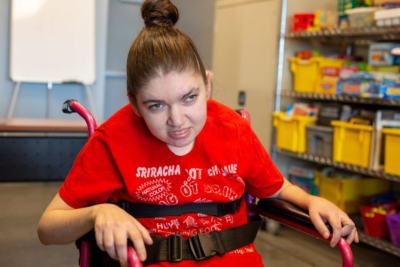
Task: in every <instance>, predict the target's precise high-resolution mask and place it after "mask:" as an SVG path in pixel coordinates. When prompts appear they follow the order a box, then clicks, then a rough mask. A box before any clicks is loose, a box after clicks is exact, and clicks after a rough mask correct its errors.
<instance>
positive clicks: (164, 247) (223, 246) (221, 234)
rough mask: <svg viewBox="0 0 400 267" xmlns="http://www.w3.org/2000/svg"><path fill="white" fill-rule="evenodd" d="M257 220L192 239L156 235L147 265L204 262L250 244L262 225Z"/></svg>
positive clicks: (258, 218)
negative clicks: (190, 261) (162, 262)
mask: <svg viewBox="0 0 400 267" xmlns="http://www.w3.org/2000/svg"><path fill="white" fill-rule="evenodd" d="M255 217H257V218H256V220H255V221H252V222H250V223H247V224H244V225H241V226H238V227H233V228H228V229H225V230H222V231H213V232H211V234H196V235H192V236H190V237H189V238H188V239H182V236H181V235H170V236H168V237H155V236H152V239H153V245H151V246H149V245H146V251H147V259H146V261H145V262H143V265H144V266H147V265H150V264H154V263H157V262H160V261H168V262H179V261H182V260H204V259H208V258H210V257H212V256H215V255H219V256H221V255H223V254H224V253H226V252H229V251H233V250H236V249H239V248H241V247H244V246H247V245H250V244H252V243H253V242H254V239H255V238H256V236H257V232H258V230H259V228H260V226H261V218H260V217H259V216H255Z"/></svg>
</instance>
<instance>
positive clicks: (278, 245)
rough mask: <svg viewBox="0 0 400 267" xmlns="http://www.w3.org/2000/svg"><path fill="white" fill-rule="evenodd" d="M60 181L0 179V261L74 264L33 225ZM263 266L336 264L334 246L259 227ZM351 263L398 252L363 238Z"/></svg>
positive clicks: (389, 258)
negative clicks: (364, 241) (43, 239)
mask: <svg viewBox="0 0 400 267" xmlns="http://www.w3.org/2000/svg"><path fill="white" fill-rule="evenodd" d="M60 185H61V184H60V183H57V182H51V183H0V266H1V267H17V266H24V267H31V266H32V267H37V266H57V267H72V266H78V252H77V250H76V248H75V245H74V244H71V245H67V246H43V245H41V244H40V242H39V240H38V238H37V234H36V227H37V223H38V221H39V218H40V216H41V214H42V212H43V211H44V209H45V208H46V206H47V205H48V203H49V202H50V201H51V199H52V198H53V197H54V195H55V194H56V192H57V190H58V188H59V187H60ZM255 245H256V248H257V250H258V251H259V252H260V253H261V254H262V256H263V260H264V265H265V266H267V267H287V266H296V267H311V266H313V267H331V266H332V267H333V266H335V267H337V266H342V265H341V256H340V252H339V250H338V249H336V248H335V249H332V248H330V246H329V244H328V243H326V242H323V241H320V240H317V239H315V238H313V237H310V236H307V235H305V234H303V233H300V232H297V231H295V230H292V229H290V228H287V227H282V228H281V229H280V230H279V232H278V234H277V235H275V236H272V235H270V234H268V233H266V232H264V231H260V232H259V234H258V237H257V239H256V241H255ZM352 250H353V254H354V262H355V266H356V267H378V266H385V267H395V266H396V267H399V266H400V258H399V257H396V256H393V255H391V254H388V253H386V252H383V251H380V250H378V249H375V248H373V247H370V246H368V245H365V244H355V245H352Z"/></svg>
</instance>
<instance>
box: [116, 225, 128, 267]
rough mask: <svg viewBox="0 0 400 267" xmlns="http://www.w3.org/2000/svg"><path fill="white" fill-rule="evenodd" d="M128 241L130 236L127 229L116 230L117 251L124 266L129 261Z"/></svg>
mask: <svg viewBox="0 0 400 267" xmlns="http://www.w3.org/2000/svg"><path fill="white" fill-rule="evenodd" d="M127 243H128V236H127V234H126V231H123V230H120V231H114V245H115V253H116V255H117V258H118V260H119V262H120V264H121V265H122V266H123V265H126V263H128V256H127Z"/></svg>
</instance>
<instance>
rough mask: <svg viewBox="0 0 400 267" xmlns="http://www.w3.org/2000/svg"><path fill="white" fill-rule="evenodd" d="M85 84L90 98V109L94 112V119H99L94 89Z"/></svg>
mask: <svg viewBox="0 0 400 267" xmlns="http://www.w3.org/2000/svg"><path fill="white" fill-rule="evenodd" d="M84 86H85V88H86V94H87V96H88V99H89V105H90V111H91V112H92V115H93V117H94V119H95V120H97V114H96V108H95V107H94V101H93V95H92V91H91V90H90V89H91V88H90V85H88V84H84Z"/></svg>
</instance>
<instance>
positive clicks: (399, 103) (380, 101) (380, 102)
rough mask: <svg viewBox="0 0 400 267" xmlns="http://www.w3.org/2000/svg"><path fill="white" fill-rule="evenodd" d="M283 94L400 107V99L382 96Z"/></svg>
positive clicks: (284, 92) (294, 96)
mask: <svg viewBox="0 0 400 267" xmlns="http://www.w3.org/2000/svg"><path fill="white" fill-rule="evenodd" d="M281 95H282V96H285V97H293V98H297V99H307V100H316V101H334V102H341V103H349V104H365V105H379V106H391V107H397V108H398V107H400V99H383V98H382V99H381V98H363V97H355V96H346V95H330V94H317V93H301V92H294V91H289V90H284V91H282V94H281Z"/></svg>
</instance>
